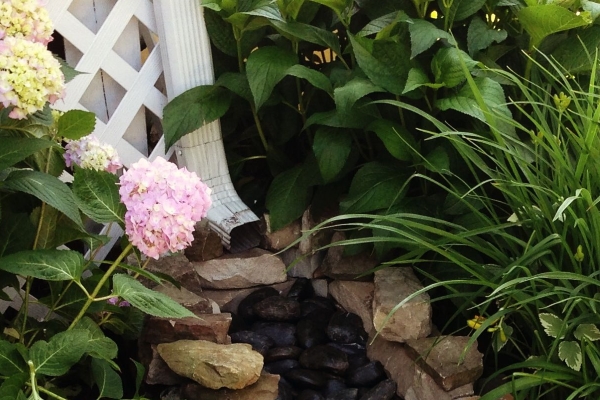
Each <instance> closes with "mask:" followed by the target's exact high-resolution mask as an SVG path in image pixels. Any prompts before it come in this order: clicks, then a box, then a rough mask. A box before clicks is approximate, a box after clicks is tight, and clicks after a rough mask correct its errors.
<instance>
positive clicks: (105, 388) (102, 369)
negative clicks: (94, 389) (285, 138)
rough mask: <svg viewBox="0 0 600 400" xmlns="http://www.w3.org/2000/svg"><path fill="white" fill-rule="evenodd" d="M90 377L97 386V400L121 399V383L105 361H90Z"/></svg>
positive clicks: (117, 375)
mask: <svg viewBox="0 0 600 400" xmlns="http://www.w3.org/2000/svg"><path fill="white" fill-rule="evenodd" d="M92 376H93V377H94V382H95V383H96V385H97V386H98V390H99V391H100V394H99V395H98V399H101V398H106V397H107V398H109V399H120V398H122V397H123V382H122V381H121V377H120V376H119V374H117V373H116V372H115V371H114V370H113V369H112V368H111V367H110V364H109V363H108V362H106V361H105V360H98V359H93V360H92Z"/></svg>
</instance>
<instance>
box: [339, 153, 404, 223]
mask: <svg viewBox="0 0 600 400" xmlns="http://www.w3.org/2000/svg"><path fill="white" fill-rule="evenodd" d="M407 179H408V176H407V175H406V174H405V173H402V172H400V171H399V170H398V168H393V167H390V166H387V165H384V164H381V163H379V162H370V163H367V164H365V165H363V166H362V167H361V168H360V169H359V170H358V171H357V172H356V175H355V176H354V178H353V179H352V184H351V185H350V190H349V193H348V196H347V197H346V199H345V200H344V201H342V202H341V203H340V209H341V211H342V212H344V213H349V214H352V213H363V212H370V211H375V210H382V209H387V208H389V207H391V206H393V205H394V204H396V203H398V202H399V201H400V200H402V199H403V198H404V195H405V194H406V185H405V184H406V181H407Z"/></svg>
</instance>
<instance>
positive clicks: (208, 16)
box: [203, 4, 237, 57]
mask: <svg viewBox="0 0 600 400" xmlns="http://www.w3.org/2000/svg"><path fill="white" fill-rule="evenodd" d="M203 5H204V7H205V9H204V24H205V25H206V30H207V32H208V36H209V37H210V41H211V43H212V44H213V45H214V46H215V47H216V48H217V49H219V50H220V51H222V52H223V53H224V54H227V55H228V56H231V57H237V45H236V41H235V36H234V35H233V29H231V25H230V24H228V23H227V22H225V21H224V20H223V18H221V16H220V15H219V14H218V13H217V12H216V11H220V8H219V9H218V10H217V9H215V8H213V7H212V6H211V5H207V4H203Z"/></svg>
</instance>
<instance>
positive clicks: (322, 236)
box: [298, 208, 334, 254]
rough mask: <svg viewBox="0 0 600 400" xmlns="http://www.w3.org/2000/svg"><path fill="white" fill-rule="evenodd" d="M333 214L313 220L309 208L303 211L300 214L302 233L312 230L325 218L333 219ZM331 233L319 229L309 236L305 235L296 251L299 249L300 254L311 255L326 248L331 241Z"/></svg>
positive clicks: (313, 217)
mask: <svg viewBox="0 0 600 400" xmlns="http://www.w3.org/2000/svg"><path fill="white" fill-rule="evenodd" d="M333 216H334V215H333V214H327V215H321V216H319V217H318V218H315V216H314V215H313V213H312V212H311V210H310V208H309V209H307V210H306V211H304V214H302V220H301V221H302V233H303V234H305V233H306V232H308V231H310V230H311V229H313V228H314V227H315V226H317V225H318V224H320V223H321V222H323V221H325V220H326V219H327V218H330V217H333ZM332 234H333V231H331V230H330V229H320V230H318V231H315V232H314V233H312V234H311V235H307V236H306V237H305V238H303V239H302V240H301V241H300V244H299V246H298V249H300V253H302V254H313V253H315V252H316V251H318V250H319V249H320V248H322V247H323V246H326V245H328V244H329V242H330V241H331V235H332Z"/></svg>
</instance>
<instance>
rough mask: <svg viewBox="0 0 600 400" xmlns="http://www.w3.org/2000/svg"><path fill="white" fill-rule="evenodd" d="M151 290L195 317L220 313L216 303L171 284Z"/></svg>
mask: <svg viewBox="0 0 600 400" xmlns="http://www.w3.org/2000/svg"><path fill="white" fill-rule="evenodd" d="M152 289H153V290H155V291H157V292H159V293H162V294H165V295H167V296H169V297H170V298H172V299H173V300H175V301H176V302H178V303H179V304H181V305H182V306H184V307H185V308H187V309H188V310H190V311H191V312H193V313H194V314H196V315H198V314H218V313H220V312H221V309H220V308H219V305H218V304H217V303H216V302H214V301H213V300H211V299H209V298H207V297H206V296H204V295H199V294H196V293H193V292H190V291H189V290H187V289H186V288H184V287H183V286H182V287H181V289H177V288H176V287H175V286H173V285H172V284H171V283H165V284H164V285H158V286H155V287H153V288H152Z"/></svg>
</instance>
